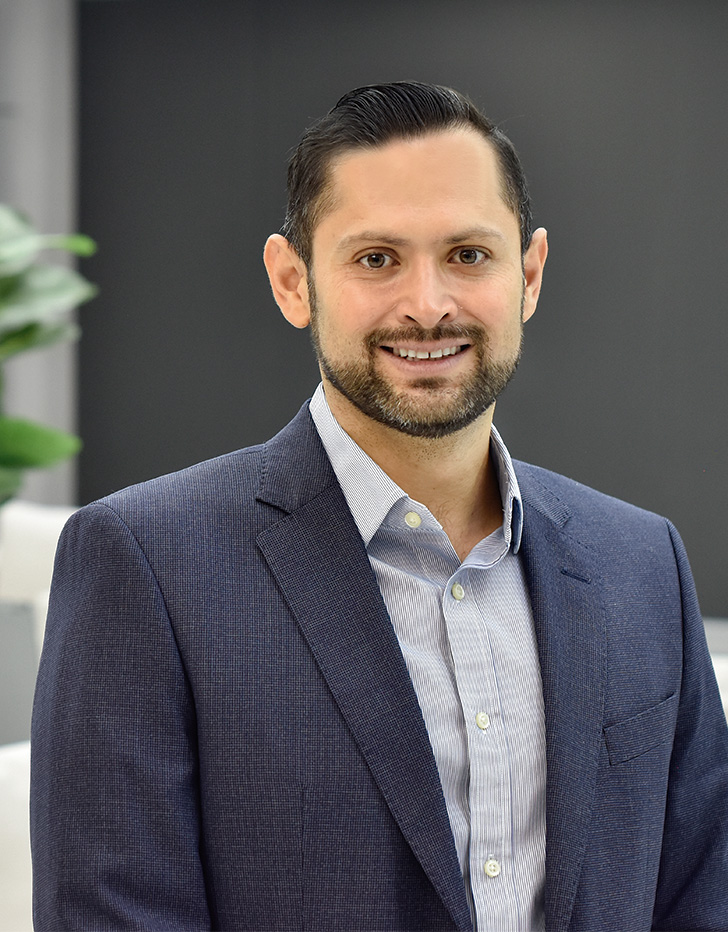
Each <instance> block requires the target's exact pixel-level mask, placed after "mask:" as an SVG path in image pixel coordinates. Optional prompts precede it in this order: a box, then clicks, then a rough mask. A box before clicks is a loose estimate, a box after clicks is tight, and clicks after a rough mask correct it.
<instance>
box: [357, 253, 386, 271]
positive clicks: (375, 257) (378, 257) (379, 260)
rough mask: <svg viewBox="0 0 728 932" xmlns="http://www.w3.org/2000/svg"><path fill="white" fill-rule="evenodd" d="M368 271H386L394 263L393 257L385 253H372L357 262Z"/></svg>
mask: <svg viewBox="0 0 728 932" xmlns="http://www.w3.org/2000/svg"><path fill="white" fill-rule="evenodd" d="M357 261H358V262H359V263H360V264H361V265H363V266H364V268H366V269H384V268H386V267H387V266H388V265H390V264H391V262H392V257H391V256H388V255H387V254H386V253H384V252H370V253H367V255H366V256H362V257H361V259H358V260H357Z"/></svg>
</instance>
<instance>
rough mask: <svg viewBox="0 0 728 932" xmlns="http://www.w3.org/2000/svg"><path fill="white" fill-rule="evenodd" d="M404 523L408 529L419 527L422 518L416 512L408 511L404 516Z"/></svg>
mask: <svg viewBox="0 0 728 932" xmlns="http://www.w3.org/2000/svg"><path fill="white" fill-rule="evenodd" d="M404 521H405V524H406V525H407V526H408V527H419V526H420V525H421V524H422V518H421V517H420V516H419V515H418V514H417V512H416V511H408V512H407V514H406V515H405V516H404Z"/></svg>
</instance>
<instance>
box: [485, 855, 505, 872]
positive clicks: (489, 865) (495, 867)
mask: <svg viewBox="0 0 728 932" xmlns="http://www.w3.org/2000/svg"><path fill="white" fill-rule="evenodd" d="M484 870H485V873H486V874H487V875H488V877H497V876H498V874H500V872H501V866H500V864H499V863H498V862H497V861H496V859H495V858H488V860H487V861H486V862H485V864H484Z"/></svg>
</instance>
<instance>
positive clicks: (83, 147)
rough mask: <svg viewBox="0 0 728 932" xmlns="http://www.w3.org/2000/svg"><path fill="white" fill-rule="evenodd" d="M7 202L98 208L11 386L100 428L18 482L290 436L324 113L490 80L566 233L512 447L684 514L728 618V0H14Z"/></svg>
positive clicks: (536, 326)
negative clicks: (47, 321)
mask: <svg viewBox="0 0 728 932" xmlns="http://www.w3.org/2000/svg"><path fill="white" fill-rule="evenodd" d="M0 17H1V18H0V201H5V202H8V203H11V204H13V205H14V206H16V207H19V208H22V209H23V210H25V211H26V212H27V213H28V214H29V215H30V217H31V218H32V220H33V221H34V222H35V223H36V225H37V226H39V227H40V228H41V229H44V230H48V231H55V230H58V231H66V230H71V229H80V230H83V231H84V232H85V233H88V234H90V235H91V236H92V237H94V238H95V239H96V240H97V241H98V243H99V245H100V249H99V252H98V254H97V255H96V256H95V257H93V258H91V259H88V260H84V261H82V263H81V270H82V271H83V273H84V274H85V275H86V276H87V277H88V278H89V279H91V280H92V281H93V282H95V283H96V284H98V285H99V286H100V289H101V290H100V295H99V297H98V298H96V299H95V300H94V301H92V302H91V303H89V304H88V305H85V306H84V307H83V308H82V309H81V310H80V311H79V312H78V314H79V318H80V322H81V325H82V329H83V338H82V340H81V342H80V344H78V345H77V346H70V347H61V348H57V349H54V350H52V351H47V352H42V351H39V352H37V353H31V354H27V355H26V356H24V357H23V358H22V359H20V360H18V361H17V362H13V363H11V364H9V365H8V367H7V368H8V374H7V400H6V407H7V409H8V410H9V411H12V412H13V413H17V414H23V415H30V416H36V417H38V418H40V419H42V420H45V421H47V422H49V423H55V424H57V425H58V426H60V427H69V428H76V429H77V430H78V431H79V432H80V434H81V435H82V437H83V439H84V443H85V446H84V450H83V452H82V454H81V456H80V457H79V458H78V461H77V462H75V463H71V464H66V465H64V466H61V467H57V468H55V469H53V470H50V471H45V472H38V473H37V474H36V475H34V476H32V477H31V479H30V480H29V481H28V482H27V483H26V486H25V489H24V492H23V497H24V498H27V499H30V500H33V501H37V502H44V503H47V504H55V505H78V504H83V503H86V502H88V501H90V500H92V499H94V498H96V497H98V496H100V495H103V494H105V493H107V492H110V491H112V490H114V489H117V488H120V487H122V486H124V485H127V484H129V483H132V482H137V481H140V480H144V479H147V478H150V477H151V476H154V475H157V474H159V473H163V472H167V471H170V470H174V469H178V468H181V467H183V466H185V465H187V464H189V463H192V462H195V461H197V460H200V459H202V458H206V457H210V456H215V455H217V454H219V453H223V452H225V451H228V450H230V449H235V448H237V447H241V446H245V445H247V444H250V443H254V442H257V441H260V440H264V439H266V438H267V437H269V436H270V435H271V434H272V433H273V432H275V431H276V430H277V429H278V428H280V427H281V426H282V425H283V424H285V423H286V421H287V420H288V419H289V418H290V417H291V416H292V415H293V414H294V413H295V411H296V410H297V409H298V407H299V406H300V404H301V402H302V401H303V400H304V399H305V398H306V397H308V396H309V395H310V393H311V392H312V390H313V388H314V386H315V384H316V382H317V373H316V367H315V364H314V360H313V354H312V352H311V350H310V348H309V342H308V336H307V334H306V333H302V332H299V331H296V330H294V329H292V328H291V327H289V326H288V325H287V324H286V323H285V321H284V320H283V318H282V317H281V316H280V314H279V312H278V310H277V308H276V307H275V304H274V302H273V300H272V297H271V295H270V292H269V289H268V285H267V281H266V277H265V272H264V269H263V265H262V262H261V251H262V247H263V243H264V241H265V238H266V236H267V235H268V234H269V233H270V232H272V231H274V230H277V229H278V228H279V226H280V223H281V221H282V217H283V211H284V204H285V168H286V159H287V156H288V154H289V152H290V150H291V148H292V147H293V146H294V145H295V144H296V142H297V140H298V138H299V137H300V135H301V133H302V131H303V130H304V128H305V127H306V126H307V125H308V124H309V123H310V122H311V121H312V120H313V119H315V118H316V117H317V116H319V115H320V114H322V113H323V112H324V111H326V110H327V109H329V108H330V107H331V106H332V105H333V104H334V103H335V102H336V100H337V99H338V97H339V96H340V95H341V94H342V93H343V92H344V91H346V90H347V89H349V88H351V87H354V86H357V85H360V84H364V83H371V82H377V81H390V80H400V79H416V80H424V81H434V82H438V83H444V84H449V85H452V86H454V87H457V88H458V89H460V90H462V91H465V92H466V93H468V94H469V95H470V96H471V97H472V98H473V99H474V100H475V101H476V102H477V103H478V104H479V105H480V106H481V107H482V108H483V109H484V110H485V111H486V112H487V113H488V114H489V115H490V116H491V118H493V119H494V120H496V121H497V122H498V123H499V124H500V125H501V127H502V128H503V129H505V131H506V132H507V133H508V134H509V135H510V136H511V138H512V139H513V140H514V142H515V144H516V146H517V148H518V149H519V151H520V153H521V155H522V157H523V161H524V163H525V167H526V171H527V174H528V176H529V178H530V182H531V188H532V194H533V200H534V206H535V216H536V222H537V223H538V224H542V225H544V226H546V227H547V228H548V230H549V234H550V243H551V253H550V257H549V261H548V264H547V268H546V278H545V284H544V290H543V295H542V298H541V302H540V306H539V310H538V313H537V314H536V316H535V317H534V318H533V320H532V321H530V322H529V324H528V326H527V329H526V348H525V353H524V358H523V362H522V364H521V368H520V370H519V373H518V375H517V377H516V379H515V380H514V382H513V383H512V385H511V386H510V387H509V388H508V389H507V391H506V393H505V394H504V396H503V398H502V399H501V401H499V404H498V411H497V414H496V421H497V423H498V426H499V427H500V430H501V432H502V433H503V434H504V436H505V438H506V441H507V442H508V444H509V446H510V448H511V451H512V453H513V454H514V455H515V456H517V457H519V458H522V459H527V460H531V461H534V462H537V463H539V464H541V465H544V466H547V467H549V468H552V469H555V470H558V471H560V472H563V473H566V474H568V475H570V476H572V477H574V478H576V479H578V480H580V481H582V482H584V483H587V484H589V485H594V486H596V487H598V488H600V489H602V490H604V491H606V492H609V493H612V494H614V495H617V496H619V497H622V498H626V499H628V500H630V501H632V502H635V503H636V504H638V505H641V506H643V507H645V508H649V509H652V510H655V511H658V512H660V513H662V514H665V515H667V516H668V517H670V518H671V519H672V520H673V521H674V522H675V523H676V524H677V526H678V528H679V529H680V530H681V532H682V534H683V537H684V539H685V541H686V544H687V547H688V551H689V553H690V555H691V560H692V563H693V568H694V573H695V577H696V581H697V584H698V590H699V593H700V596H701V601H702V605H703V610H704V613H705V614H706V615H709V616H727V615H728V581H727V579H728V574H726V572H725V553H726V532H725V528H726V526H728V495H727V494H726V483H727V481H728V456H727V454H728V432H727V431H726V402H727V400H728V397H727V396H728V379H727V377H726V364H725V360H726V357H728V324H727V323H726V306H725V305H726V301H725V297H724V291H725V289H724V285H723V280H722V279H723V275H722V272H723V269H724V267H725V258H724V251H725V232H724V227H725V212H726V205H727V204H728V174H727V173H726V171H725V163H726V160H727V159H728V121H726V117H725V88H726V85H727V80H728V58H727V57H726V55H725V48H726V41H727V40H728V5H726V4H725V3H724V2H721V0H693V2H691V3H690V4H686V3H684V2H680V0H675V2H670V0H625V2H619V0H609V2H599V0H592V2H588V3H586V2H572V0H552V2H550V3H549V4H548V5H546V4H544V3H542V2H538V0H533V2H530V0H477V2H470V0H451V2H449V3H446V4H443V3H439V2H431V0H416V2H414V0H413V2H409V0H400V2H398V3H397V4H391V3H384V2H379V0H370V2H368V3H367V4H365V5H360V4H349V3H341V2H337V3H334V2H329V0H308V2H307V3H306V4H305V5H304V4H301V3H300V2H293V0H279V2H278V3H276V4H270V5H265V4H259V3H252V2H251V3H248V2H242V0H81V2H73V0H0Z"/></svg>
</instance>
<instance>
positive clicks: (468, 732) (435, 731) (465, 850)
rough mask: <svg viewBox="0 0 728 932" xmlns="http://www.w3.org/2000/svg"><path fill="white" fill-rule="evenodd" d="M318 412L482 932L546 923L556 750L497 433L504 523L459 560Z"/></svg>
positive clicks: (512, 486)
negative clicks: (549, 779) (547, 726)
mask: <svg viewBox="0 0 728 932" xmlns="http://www.w3.org/2000/svg"><path fill="white" fill-rule="evenodd" d="M311 416H312V417H313V420H314V423H315V425H316V428H317V430H318V432H319V435H320V437H321V440H322V442H323V444H324V447H325V449H326V452H327V454H328V457H329V459H330V461H331V464H332V466H333V469H334V472H335V473H336V476H337V478H338V480H339V483H340V485H341V488H342V491H343V493H344V496H345V498H346V501H347V504H348V506H349V508H350V509H351V512H352V514H353V516H354V520H355V521H356V524H357V527H358V529H359V532H360V533H361V536H362V538H363V540H364V544H365V546H366V548H367V553H368V556H369V561H370V563H371V566H372V569H373V570H374V574H375V576H376V579H377V582H378V584H379V588H380V590H381V593H382V597H383V599H384V602H385V604H386V606H387V609H388V611H389V615H390V618H391V620H392V625H393V627H394V630H395V632H396V635H397V638H398V640H399V644H400V647H401V649H402V654H403V656H404V660H405V663H406V665H407V669H408V671H409V674H410V677H411V679H412V683H413V685H414V689H415V692H416V694H417V699H418V702H419V705H420V708H421V710H422V715H423V718H424V720H425V725H426V727H427V732H428V734H429V738H430V743H431V745H432V750H433V753H434V757H435V762H436V764H437V768H438V771H439V774H440V782H441V784H442V790H443V794H444V797H445V803H446V806H447V812H448V816H449V818H450V825H451V827H452V832H453V838H454V840H455V847H456V850H457V853H458V857H459V860H460V867H461V870H462V873H463V879H464V881H465V889H466V893H467V895H468V900H469V903H470V909H471V914H472V916H473V924H474V926H475V927H476V929H477V930H478V932H491V930H492V932H540V930H543V928H544V913H543V888H544V876H545V837H546V830H545V825H546V816H545V797H544V791H545V782H546V752H545V738H544V711H543V695H542V691H541V671H540V666H539V661H538V651H537V645H536V637H535V633H534V626H533V616H532V613H531V605H530V601H529V597H528V591H527V588H526V584H525V580H524V576H523V570H522V566H521V560H520V557H519V556H518V549H519V545H520V540H521V530H522V527H523V511H522V507H521V498H520V493H519V490H518V482H517V480H516V476H515V473H514V471H513V465H512V463H511V458H510V455H509V453H508V450H507V449H506V447H505V445H504V443H503V441H502V440H501V438H500V436H499V434H498V432H497V431H496V430H495V428H493V431H492V435H491V459H492V462H493V464H494V466H495V469H496V471H497V475H498V481H499V485H500V491H501V499H502V501H503V524H502V525H501V527H499V528H498V529H497V530H496V531H494V532H493V533H492V534H490V535H489V536H488V537H486V538H485V539H484V540H482V541H480V543H478V544H477V545H476V546H475V547H474V548H473V549H472V550H471V552H470V553H469V554H468V556H467V557H466V559H465V560H464V561H463V562H462V563H461V562H460V560H459V559H458V556H457V554H456V553H455V550H454V549H453V546H452V544H451V543H450V540H449V538H448V537H447V535H446V534H445V532H444V531H443V529H442V526H441V525H440V523H439V522H438V521H437V520H436V518H435V517H434V516H433V515H432V514H431V513H430V512H429V511H428V509H427V508H426V507H425V506H424V505H422V504H421V503H419V502H416V501H414V500H413V499H411V498H409V496H408V495H407V494H406V493H405V492H404V491H403V490H402V489H401V488H400V487H399V486H398V485H396V484H395V483H394V482H393V481H392V480H391V479H390V478H389V476H387V474H386V473H384V472H383V471H382V470H381V469H380V468H379V466H377V465H376V463H374V461H373V460H372V459H371V458H370V457H369V456H367V454H366V453H365V452H364V451H363V450H362V449H361V448H360V447H359V446H358V445H357V444H356V443H355V442H354V441H353V440H352V439H351V437H349V435H348V434H347V433H346V432H345V431H344V430H343V429H342V428H341V427H340V426H339V424H338V422H337V421H336V419H335V418H334V416H333V414H332V413H331V410H330V408H329V406H328V404H327V402H326V398H325V395H324V392H323V386H322V385H319V387H318V389H317V391H316V393H315V395H314V397H313V399H312V401H311Z"/></svg>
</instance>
